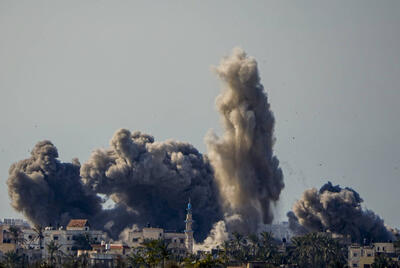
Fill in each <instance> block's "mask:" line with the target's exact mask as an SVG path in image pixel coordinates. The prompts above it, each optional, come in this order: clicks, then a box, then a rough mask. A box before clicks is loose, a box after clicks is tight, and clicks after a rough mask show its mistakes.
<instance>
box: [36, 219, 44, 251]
mask: <svg viewBox="0 0 400 268" xmlns="http://www.w3.org/2000/svg"><path fill="white" fill-rule="evenodd" d="M33 231H34V232H35V233H36V239H38V240H39V248H40V250H42V248H43V239H44V235H43V226H41V225H39V224H36V225H35V226H34V227H33Z"/></svg>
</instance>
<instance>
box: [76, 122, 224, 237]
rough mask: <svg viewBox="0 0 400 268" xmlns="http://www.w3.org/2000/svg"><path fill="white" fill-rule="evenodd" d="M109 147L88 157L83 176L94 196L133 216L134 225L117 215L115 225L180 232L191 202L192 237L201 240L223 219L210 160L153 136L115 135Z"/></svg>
mask: <svg viewBox="0 0 400 268" xmlns="http://www.w3.org/2000/svg"><path fill="white" fill-rule="evenodd" d="M110 145H111V146H110V148H109V149H106V150H96V151H94V152H93V153H92V155H91V157H90V159H89V160H88V161H87V162H86V163H85V164H83V165H82V168H81V176H82V180H83V182H84V184H85V185H86V186H87V187H89V188H90V189H92V190H93V191H94V192H96V193H100V194H105V195H107V196H110V197H111V198H112V200H113V201H114V202H115V203H116V204H120V205H124V206H126V207H127V208H129V210H130V211H132V212H133V213H134V214H135V215H136V217H135V221H134V222H132V219H129V218H128V219H126V220H124V219H122V218H120V217H119V215H115V216H114V217H113V220H114V222H119V223H120V224H121V223H123V225H124V226H125V227H126V226H128V225H132V223H136V224H139V225H143V224H146V223H147V222H149V223H150V224H152V225H153V226H162V227H163V228H166V229H174V230H179V229H182V227H183V226H184V223H183V219H184V218H185V210H184V208H185V205H186V203H187V202H188V199H189V197H190V198H191V200H192V203H193V205H194V206H195V208H196V209H195V210H194V211H193V217H194V218H195V219H196V224H197V225H196V227H197V228H196V235H197V238H198V239H204V237H205V236H206V235H207V233H208V231H209V230H210V229H211V227H212V224H213V223H214V222H215V221H217V220H219V219H220V218H221V216H222V215H221V211H220V208H219V203H218V200H217V192H216V191H217V189H216V188H215V186H214V183H213V173H212V169H211V167H210V165H209V163H208V160H207V159H206V158H205V157H204V156H203V155H201V154H200V153H199V152H198V151H197V150H196V149H195V148H194V147H193V146H192V145H190V144H188V143H184V142H177V141H172V140H169V141H165V142H154V139H153V137H152V136H149V135H146V134H142V133H140V132H134V133H130V132H129V131H128V130H126V129H120V130H118V131H117V132H116V133H115V134H114V136H113V138H112V140H111V142H110Z"/></svg>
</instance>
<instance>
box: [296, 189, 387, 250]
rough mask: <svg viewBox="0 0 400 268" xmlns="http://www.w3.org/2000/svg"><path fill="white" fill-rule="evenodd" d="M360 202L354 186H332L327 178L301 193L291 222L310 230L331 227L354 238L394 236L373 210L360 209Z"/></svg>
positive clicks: (324, 229)
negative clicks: (323, 182) (321, 183)
mask: <svg viewBox="0 0 400 268" xmlns="http://www.w3.org/2000/svg"><path fill="white" fill-rule="evenodd" d="M362 202H363V199H362V198H361V197H360V195H359V194H358V193H357V192H356V191H354V190H353V189H351V188H347V187H346V188H341V187H340V186H339V185H336V186H333V185H332V183H331V182H328V183H326V184H325V185H323V186H322V187H321V189H320V190H319V191H318V190H317V189H315V188H312V189H309V190H306V191H305V192H304V193H303V196H302V198H301V199H300V200H298V201H297V202H296V203H295V204H294V206H293V213H294V214H291V216H292V217H289V221H290V222H291V223H290V226H296V221H297V222H298V223H299V224H300V225H301V226H302V227H303V228H305V229H306V230H308V231H309V232H315V231H330V232H332V233H337V234H342V235H350V236H351V238H352V240H353V241H356V242H363V240H364V239H367V240H368V241H388V240H391V239H393V234H392V233H391V232H390V231H389V230H388V229H387V228H386V226H385V224H384V222H383V220H382V219H381V218H380V217H379V216H378V215H376V214H375V213H374V212H373V211H371V210H365V209H363V208H362V206H361V204H362ZM293 216H294V217H293ZM294 231H296V230H294Z"/></svg>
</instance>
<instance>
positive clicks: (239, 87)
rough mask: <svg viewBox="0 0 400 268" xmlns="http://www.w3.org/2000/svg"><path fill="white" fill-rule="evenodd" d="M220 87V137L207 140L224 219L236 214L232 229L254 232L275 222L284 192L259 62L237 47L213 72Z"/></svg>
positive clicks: (217, 102) (270, 115)
mask: <svg viewBox="0 0 400 268" xmlns="http://www.w3.org/2000/svg"><path fill="white" fill-rule="evenodd" d="M216 73H217V74H218V75H219V77H220V79H221V80H222V81H223V82H224V85H225V87H224V89H223V91H222V94H221V95H219V96H218V98H217V101H216V105H217V108H218V111H219V112H220V114H221V116H222V123H223V127H224V134H223V136H222V137H217V136H216V134H214V133H210V134H209V135H208V136H207V138H206V143H207V148H208V156H209V158H210V162H211V164H212V166H213V168H214V171H215V179H216V182H217V184H218V188H219V193H220V196H221V200H222V206H223V209H224V212H225V213H226V215H228V216H230V215H240V217H241V219H242V220H241V221H235V224H231V225H233V226H229V225H230V224H229V223H228V222H227V225H228V229H229V227H230V228H231V229H233V230H236V231H240V232H244V233H253V232H256V231H257V230H258V228H259V227H260V224H268V223H271V222H272V220H273V215H272V211H271V205H272V204H273V203H274V202H276V201H277V200H278V199H279V195H280V193H281V191H282V189H283V187H284V183H283V175H282V171H281V169H280V168H279V161H278V159H277V158H276V157H275V156H274V155H273V144H274V135H273V132H274V123H275V119H274V116H273V114H272V112H271V110H270V105H269V103H268V98H267V95H266V93H265V91H264V88H263V86H262V85H261V83H260V77H259V74H258V69H257V62H256V61H255V59H254V58H251V57H248V56H247V55H246V53H245V52H244V51H243V50H241V49H239V48H237V49H234V50H233V52H232V54H231V55H230V56H229V57H227V58H224V59H223V60H222V61H221V63H220V65H219V66H218V67H217V68H216Z"/></svg>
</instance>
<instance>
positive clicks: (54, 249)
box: [46, 241, 61, 265]
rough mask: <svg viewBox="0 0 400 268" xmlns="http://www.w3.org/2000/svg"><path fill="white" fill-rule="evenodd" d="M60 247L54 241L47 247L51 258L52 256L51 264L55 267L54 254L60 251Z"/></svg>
mask: <svg viewBox="0 0 400 268" xmlns="http://www.w3.org/2000/svg"><path fill="white" fill-rule="evenodd" d="M60 247H61V246H60V245H57V243H56V242H54V241H50V243H49V244H47V245H46V248H47V251H48V252H49V256H50V264H51V265H54V263H55V257H54V253H56V252H57V251H58V250H59V249H60Z"/></svg>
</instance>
